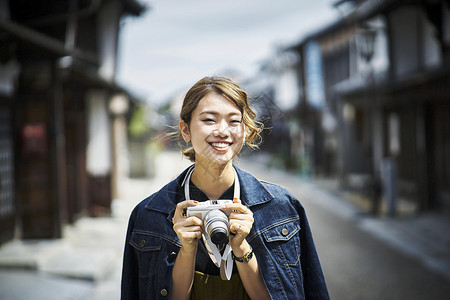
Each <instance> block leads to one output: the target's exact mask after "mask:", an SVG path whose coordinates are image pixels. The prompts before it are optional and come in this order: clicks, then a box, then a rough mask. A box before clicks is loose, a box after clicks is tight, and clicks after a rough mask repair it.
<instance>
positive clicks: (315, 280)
mask: <svg viewBox="0 0 450 300" xmlns="http://www.w3.org/2000/svg"><path fill="white" fill-rule="evenodd" d="M297 201H298V200H297ZM298 204H299V209H298V213H299V216H300V226H301V231H300V232H301V233H300V240H301V241H302V243H301V253H302V255H301V257H300V262H301V265H302V272H303V280H304V282H303V287H304V289H305V296H306V299H308V300H310V299H320V300H323V299H330V297H329V295H328V290H327V286H326V283H325V278H324V275H323V272H322V267H321V265H320V261H319V256H318V255H317V251H316V247H315V245H314V240H313V236H312V233H311V229H310V227H309V223H308V219H307V217H306V213H305V210H304V208H303V206H301V204H300V202H298Z"/></svg>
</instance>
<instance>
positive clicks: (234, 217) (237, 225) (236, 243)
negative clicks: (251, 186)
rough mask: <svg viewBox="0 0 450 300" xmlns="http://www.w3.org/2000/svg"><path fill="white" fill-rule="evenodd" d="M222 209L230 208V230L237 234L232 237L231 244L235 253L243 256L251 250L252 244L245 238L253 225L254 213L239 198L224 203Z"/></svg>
mask: <svg viewBox="0 0 450 300" xmlns="http://www.w3.org/2000/svg"><path fill="white" fill-rule="evenodd" d="M222 210H230V215H229V217H228V219H229V223H230V232H231V233H234V234H235V235H234V236H232V237H231V239H230V246H231V248H232V249H233V253H234V255H236V256H237V257H242V256H244V255H245V254H246V253H247V252H248V251H249V250H250V245H249V244H248V243H247V241H246V240H245V238H246V237H247V235H248V234H249V233H250V230H251V229H252V227H253V222H254V219H253V213H252V211H251V210H250V209H249V208H248V207H246V206H244V205H242V202H241V200H240V199H237V198H235V199H234V200H233V203H230V204H226V205H224V207H222Z"/></svg>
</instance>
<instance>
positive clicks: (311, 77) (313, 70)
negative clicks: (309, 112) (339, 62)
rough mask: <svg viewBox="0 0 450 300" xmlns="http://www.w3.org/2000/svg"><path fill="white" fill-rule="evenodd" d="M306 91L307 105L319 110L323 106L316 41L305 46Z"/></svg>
mask: <svg viewBox="0 0 450 300" xmlns="http://www.w3.org/2000/svg"><path fill="white" fill-rule="evenodd" d="M305 66H306V88H307V89H306V90H307V99H308V102H309V104H310V105H311V106H312V107H314V108H316V109H321V108H323V107H324V105H325V92H324V84H323V74H322V73H323V72H322V57H321V54H320V47H319V44H318V43H317V41H310V42H308V43H307V44H306V46H305Z"/></svg>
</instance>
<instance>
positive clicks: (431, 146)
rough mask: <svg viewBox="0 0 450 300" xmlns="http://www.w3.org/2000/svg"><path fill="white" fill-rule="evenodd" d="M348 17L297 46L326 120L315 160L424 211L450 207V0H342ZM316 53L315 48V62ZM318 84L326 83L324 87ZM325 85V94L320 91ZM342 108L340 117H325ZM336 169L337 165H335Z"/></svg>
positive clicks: (309, 103) (309, 107)
mask: <svg viewBox="0 0 450 300" xmlns="http://www.w3.org/2000/svg"><path fill="white" fill-rule="evenodd" d="M336 5H337V6H341V5H347V7H350V9H348V8H346V9H345V10H344V12H343V16H342V18H340V19H339V20H338V21H336V22H335V23H333V24H331V25H329V26H326V27H324V28H323V29H321V30H319V31H317V32H315V33H313V34H311V35H309V36H307V37H306V38H305V39H303V40H302V41H301V42H299V43H298V44H296V45H294V46H292V47H291V48H290V49H289V51H292V50H294V51H297V52H298V53H299V55H300V57H301V60H300V62H301V63H300V66H299V67H300V69H301V72H300V77H301V78H300V82H301V85H302V87H301V90H303V91H304V94H303V95H304V99H305V103H306V104H305V105H304V107H303V108H302V110H303V113H300V114H299V117H302V116H305V115H308V113H309V112H311V111H312V112H313V113H314V115H316V116H318V118H312V119H310V120H308V119H307V118H304V122H305V123H306V125H305V126H307V127H309V128H317V129H319V133H317V138H316V139H314V143H313V146H312V147H314V149H313V150H311V151H310V152H311V153H314V156H315V159H314V160H313V162H314V164H315V167H314V169H315V170H319V171H320V170H324V169H326V164H329V163H330V161H329V160H328V159H329V157H330V156H329V153H327V152H325V151H324V149H326V141H327V139H325V138H324V137H326V136H330V138H331V139H333V138H334V139H335V140H336V141H337V142H336V145H337V147H336V148H335V150H334V151H335V153H333V154H332V156H331V157H332V158H333V161H332V162H331V163H332V164H333V166H334V168H335V170H336V175H337V176H338V177H339V178H340V180H341V182H342V184H343V185H344V186H346V187H354V188H359V189H360V190H361V191H370V193H371V194H372V196H373V212H374V213H377V212H378V210H379V204H380V203H379V202H378V200H377V199H378V198H379V196H380V193H383V194H384V195H385V197H384V198H385V200H386V197H387V195H388V194H390V195H391V198H390V199H391V202H392V201H394V202H393V203H388V206H390V205H391V206H392V207H390V208H389V207H388V210H391V212H392V213H395V209H396V208H395V205H396V202H395V201H397V200H398V199H405V200H406V201H407V202H408V203H410V204H411V205H412V206H414V207H415V210H416V211H418V212H420V211H424V210H427V209H447V210H448V209H449V208H450V121H449V120H450V3H449V1H445V0H423V1H412V0H411V1H409V0H406V1H394V0H366V1H364V0H362V1H361V0H360V1H356V0H355V1H336ZM311 57H313V58H314V57H315V60H314V59H313V60H312V62H313V63H311ZM317 89H319V90H320V89H322V90H323V92H322V94H321V93H317ZM318 94H319V96H317V95H318ZM330 117H332V118H333V119H334V120H335V121H336V123H337V124H338V126H337V127H336V128H335V130H334V131H327V130H326V129H325V127H324V126H323V125H324V124H325V123H326V118H330ZM331 174H332V173H331Z"/></svg>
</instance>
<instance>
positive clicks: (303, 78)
mask: <svg viewBox="0 0 450 300" xmlns="http://www.w3.org/2000/svg"><path fill="white" fill-rule="evenodd" d="M334 5H335V7H336V9H337V10H338V11H340V14H341V17H340V18H338V20H337V21H335V22H334V23H332V24H327V25H324V26H323V27H322V28H319V29H318V30H316V31H314V32H311V33H310V34H308V35H306V36H303V37H302V38H301V39H300V40H299V41H297V42H295V43H293V44H291V45H288V46H280V47H278V48H277V51H276V52H275V53H274V54H273V55H272V56H271V57H268V58H267V59H266V60H265V61H264V62H263V63H261V64H260V69H259V71H258V72H257V73H255V74H254V76H251V77H246V78H242V77H240V76H239V74H233V76H237V77H236V79H237V80H238V81H239V82H241V83H242V86H243V87H244V89H245V90H247V91H248V92H249V94H250V96H251V99H252V105H253V107H254V108H255V110H256V111H257V112H258V115H259V116H260V118H261V121H262V122H263V123H265V125H266V128H267V130H265V131H264V132H263V140H264V143H263V144H262V146H261V152H260V153H259V155H258V158H260V159H261V161H262V162H264V163H267V164H269V165H271V166H274V167H278V168H282V169H286V170H289V171H290V172H293V173H295V174H297V175H299V176H304V177H307V178H330V179H333V180H337V181H338V182H339V186H340V187H341V188H343V189H348V190H351V191H356V192H358V193H360V194H361V195H364V199H365V200H366V201H367V202H368V206H369V207H370V211H369V212H370V213H372V214H375V215H379V214H383V215H386V214H387V215H396V214H398V213H399V211H400V210H401V208H404V207H407V208H408V210H409V212H412V213H413V214H416V213H421V212H424V211H427V210H441V211H447V212H448V211H450V134H449V133H450V122H449V119H450V99H449V98H450V82H449V76H450V2H449V1H448V0H422V1H413V0H403V1H398V0H366V1H363V0H354V1H346V0H339V1H334ZM144 10H145V7H144V6H142V5H141V4H140V3H139V2H137V1H135V0H72V1H58V0H52V1H31V2H30V1H21V0H20V1H8V0H0V120H1V122H0V144H1V148H0V180H1V190H0V243H1V242H4V241H7V240H10V239H11V238H13V237H18V238H24V239H29V238H56V237H59V236H60V235H61V228H62V225H63V224H64V223H70V222H73V221H74V220H76V219H77V218H78V217H80V216H83V215H94V216H96V215H102V214H105V213H106V214H107V213H108V212H109V210H110V205H111V199H113V198H114V197H118V196H120V195H119V194H120V189H119V184H118V183H119V182H120V178H121V177H124V176H129V175H130V176H149V175H154V174H152V161H151V158H149V157H148V152H149V151H150V152H158V151H160V149H162V148H163V147H165V146H166V144H165V143H166V142H167V141H164V140H161V139H158V140H155V139H153V138H154V137H155V136H157V135H158V134H159V133H160V132H162V131H167V129H168V127H167V125H170V124H171V125H176V124H177V123H176V122H177V121H176V118H177V116H176V114H175V115H174V113H173V112H174V111H176V112H178V110H179V109H178V108H179V105H180V103H181V101H182V99H183V93H182V92H180V91H174V97H172V98H171V99H168V101H167V102H166V103H163V104H162V105H161V106H160V107H158V108H151V107H150V105H148V103H143V102H139V101H138V99H136V98H135V97H133V95H132V94H131V93H130V92H129V91H127V90H126V89H125V88H124V87H122V86H120V85H118V84H117V83H116V81H115V74H116V64H117V62H116V60H117V44H118V42H119V36H120V34H119V33H120V27H121V24H123V22H122V21H123V20H124V18H127V17H129V16H139V15H141V14H142V13H143V12H144ZM299 22H301V20H299ZM149 72H151V70H149ZM227 72H228V73H233V72H231V71H229V70H228V71H227ZM205 75H208V74H205ZM228 75H229V74H228ZM169 130H170V129H169ZM149 139H152V141H157V142H156V143H153V142H152V143H148V141H149ZM146 147H148V148H146ZM128 152H130V155H127V153H128Z"/></svg>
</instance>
